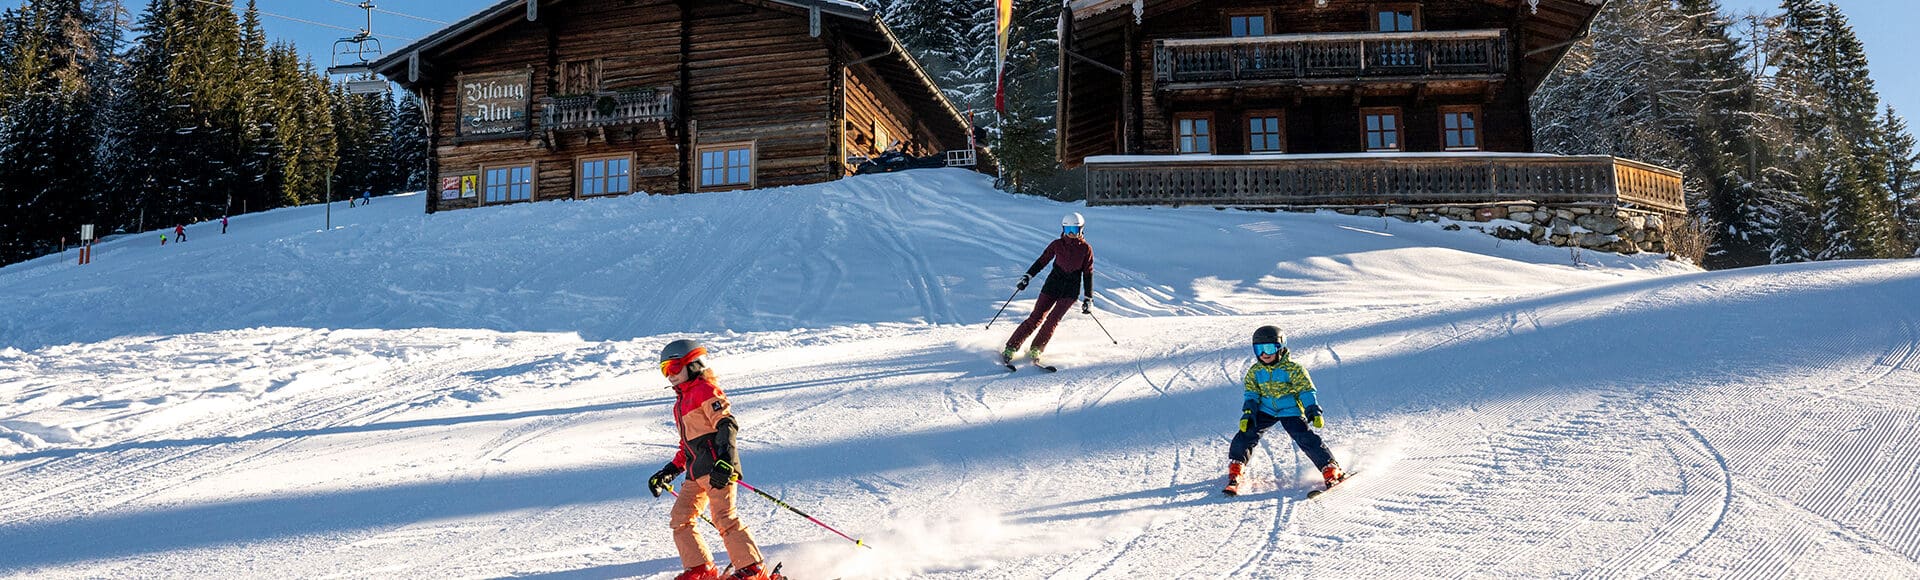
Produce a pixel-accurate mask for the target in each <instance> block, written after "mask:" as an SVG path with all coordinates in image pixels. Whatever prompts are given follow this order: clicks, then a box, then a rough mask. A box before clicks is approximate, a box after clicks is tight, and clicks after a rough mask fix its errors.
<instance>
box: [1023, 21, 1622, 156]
mask: <svg viewBox="0 0 1920 580" xmlns="http://www.w3.org/2000/svg"><path fill="white" fill-rule="evenodd" d="M1205 1H1207V0H1067V3H1066V10H1065V12H1064V13H1063V14H1062V15H1061V22H1060V47H1061V51H1060V71H1061V72H1060V88H1061V91H1060V101H1059V105H1058V106H1059V111H1057V113H1056V116H1055V120H1056V122H1058V123H1059V134H1060V140H1059V143H1058V148H1059V151H1058V152H1059V156H1060V159H1061V161H1063V162H1065V163H1067V165H1068V166H1077V165H1079V163H1080V160H1081V159H1084V158H1085V157H1087V156H1089V155H1105V154H1112V153H1116V152H1118V145H1119V139H1118V136H1117V135H1116V134H1115V133H1117V130H1116V128H1115V127H1114V125H1113V121H1112V119H1114V118H1116V117H1117V116H1118V109H1119V107H1120V103H1121V101H1122V100H1123V99H1124V98H1125V93H1124V91H1123V90H1122V87H1121V82H1120V81H1121V69H1123V68H1124V61H1125V57H1126V47H1125V44H1126V40H1127V38H1128V35H1129V34H1130V33H1131V32H1130V30H1129V29H1130V28H1137V27H1134V26H1130V25H1133V24H1135V23H1136V18H1137V19H1138V22H1145V21H1149V20H1153V19H1155V18H1160V17H1164V16H1166V15H1168V14H1171V13H1174V12H1177V11H1179V10H1182V9H1185V8H1189V7H1192V6H1194V5H1195V4H1199V3H1201V2H1205ZM1290 1H1292V2H1301V3H1308V2H1316V1H1318V0H1290ZM1325 1H1326V3H1327V5H1328V6H1327V8H1328V9H1330V10H1331V9H1350V8H1351V7H1352V6H1356V5H1366V4H1371V3H1375V2H1377V1H1379V0H1325ZM1428 1H1429V2H1431V1H1433V0H1428ZM1459 1H1467V2H1479V3H1483V4H1490V5H1495V6H1499V7H1502V8H1505V9H1508V10H1510V11H1511V13H1512V14H1513V19H1512V21H1511V22H1510V23H1505V24H1509V25H1510V26H1511V27H1512V28H1513V29H1514V30H1515V31H1516V32H1517V36H1518V37H1519V38H1518V40H1517V42H1519V46H1518V47H1517V48H1518V51H1519V54H1520V55H1521V57H1520V63H1519V66H1518V67H1517V69H1516V70H1514V71H1512V75H1511V81H1512V82H1519V83H1521V86H1523V87H1525V88H1526V91H1527V94H1528V95H1532V94H1533V91H1534V90H1535V89H1537V88H1539V86H1540V83H1541V82H1543V81H1545V80H1546V78H1547V75H1548V74H1550V73H1552V72H1553V69H1554V67H1556V66H1558V65H1559V64H1560V59H1561V58H1562V57H1564V56H1566V53H1567V50H1568V49H1570V48H1572V46H1573V45H1574V43H1577V42H1579V41H1580V40H1582V39H1584V38H1585V37H1586V32H1587V27H1588V26H1589V25H1591V24H1592V23H1593V19H1594V17H1595V16H1597V15H1599V13H1600V9H1601V8H1602V7H1603V6H1605V5H1606V3H1607V0H1459ZM1136 6H1137V8H1138V10H1139V11H1140V13H1139V14H1138V15H1136V14H1135V9H1136ZM1489 24H1492V23H1489ZM1136 40H1137V39H1136ZM1149 64H1150V63H1149ZM1109 109H1111V110H1112V111H1109Z"/></svg>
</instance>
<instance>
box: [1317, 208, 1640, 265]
mask: <svg viewBox="0 0 1920 580" xmlns="http://www.w3.org/2000/svg"><path fill="white" fill-rule="evenodd" d="M1334 211H1337V212H1340V213H1343V214H1347V215H1358V216H1366V217H1391V218H1398V219H1400V220H1403V221H1410V222H1437V221H1440V220H1442V219H1447V220H1452V221H1455V222H1461V225H1462V226H1465V227H1467V228H1472V229H1477V230H1480V231H1484V232H1487V233H1488V234H1492V235H1493V236H1494V237H1497V238H1500V239H1505V240H1527V241H1530V242H1533V243H1536V244H1542V245H1551V246H1560V247H1578V248H1585V249H1589V250H1598V251H1602V252H1613V253H1617V254H1638V253H1640V252H1665V251H1666V247H1665V246H1664V243H1663V242H1662V237H1661V234H1660V232H1661V229H1662V228H1663V227H1664V226H1665V225H1666V223H1667V222H1668V221H1669V220H1673V219H1677V218H1674V217H1672V216H1665V215H1662V214H1659V213H1656V212H1649V211H1642V210H1635V209H1627V208H1615V207H1595V206H1563V207H1550V206H1543V205H1539V204H1531V203H1503V204H1488V205H1472V206H1400V205H1392V206H1379V207H1342V208H1334Z"/></svg>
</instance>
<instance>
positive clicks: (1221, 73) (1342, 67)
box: [1153, 30, 1507, 90]
mask: <svg viewBox="0 0 1920 580" xmlns="http://www.w3.org/2000/svg"><path fill="white" fill-rule="evenodd" d="M1153 53H1154V59H1153V74H1154V79H1155V80H1156V81H1157V82H1156V84H1157V85H1158V86H1159V87H1160V88H1161V89H1163V90H1182V89H1206V88H1220V87H1248V86H1262V85H1307V84H1359V83H1366V82H1408V81H1443V80H1499V79H1502V78H1504V77H1505V75H1506V73H1507V33H1506V31H1504V30H1461V31H1440V32H1391V33H1381V32H1371V33H1351V34H1288V35H1275V36H1250V37H1239V38H1204V39H1180V40H1160V41H1155V42H1154V51H1153Z"/></svg>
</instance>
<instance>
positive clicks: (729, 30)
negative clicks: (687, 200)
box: [687, 2, 839, 191]
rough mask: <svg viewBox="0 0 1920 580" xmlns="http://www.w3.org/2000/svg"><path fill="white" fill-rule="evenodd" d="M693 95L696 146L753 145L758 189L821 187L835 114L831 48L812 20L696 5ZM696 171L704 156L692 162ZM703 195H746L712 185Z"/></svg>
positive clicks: (827, 172) (729, 5) (735, 6)
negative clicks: (813, 30)
mask: <svg viewBox="0 0 1920 580" xmlns="http://www.w3.org/2000/svg"><path fill="white" fill-rule="evenodd" d="M693 6H694V12H693V16H694V18H693V28H692V41H693V50H692V53H691V55H690V62H691V68H692V71H691V72H692V79H691V85H690V89H691V90H690V93H689V94H688V95H687V111H688V121H689V126H690V127H691V128H692V133H693V138H694V143H695V148H696V149H699V148H701V147H710V146H713V145H718V144H725V143H752V144H753V147H754V153H755V161H754V163H755V167H754V172H755V180H754V183H753V186H754V187H776V186H782V185H798V184H804V183H818V182H821V181H826V180H829V179H832V178H835V177H838V176H839V175H838V173H837V168H835V167H833V166H831V165H830V163H829V162H830V160H831V156H830V154H829V151H831V150H832V148H833V138H832V137H833V131H832V128H833V125H834V108H833V102H832V101H833V99H832V95H831V86H830V84H831V83H830V81H831V79H832V75H830V74H829V71H830V67H829V66H828V65H829V58H828V54H829V52H828V48H827V43H826V41H825V40H823V39H821V38H813V37H811V36H809V35H808V29H807V28H808V26H807V18H806V17H805V16H794V15H792V14H788V13H780V12H775V11H773V10H769V9H764V8H758V7H754V6H749V5H746V4H741V3H737V2H694V3H693ZM693 162H694V163H695V164H696V167H694V168H691V170H693V171H695V172H697V171H698V167H697V164H698V163H699V158H698V156H696V157H695V158H694V159H693ZM693 177H695V183H696V185H695V188H696V189H698V190H702V191H705V190H713V189H739V187H731V186H722V187H718V188H715V187H708V186H703V185H699V184H698V181H699V180H698V177H699V176H698V175H694V176H693Z"/></svg>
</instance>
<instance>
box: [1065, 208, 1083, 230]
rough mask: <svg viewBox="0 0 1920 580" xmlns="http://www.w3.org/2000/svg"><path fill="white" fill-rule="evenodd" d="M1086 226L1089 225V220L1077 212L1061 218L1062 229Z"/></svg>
mask: <svg viewBox="0 0 1920 580" xmlns="http://www.w3.org/2000/svg"><path fill="white" fill-rule="evenodd" d="M1085 225H1087V218H1085V217H1083V216H1081V215H1080V212H1077V211H1076V212H1073V213H1070V214H1067V217H1063V218H1060V226H1061V227H1067V226H1074V227H1080V226H1085Z"/></svg>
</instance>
